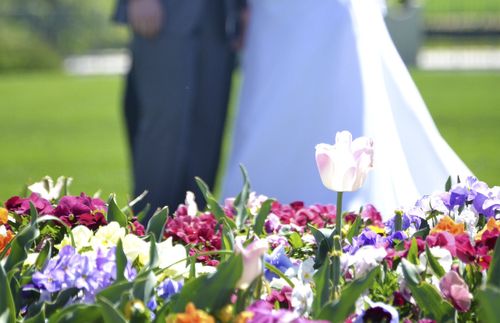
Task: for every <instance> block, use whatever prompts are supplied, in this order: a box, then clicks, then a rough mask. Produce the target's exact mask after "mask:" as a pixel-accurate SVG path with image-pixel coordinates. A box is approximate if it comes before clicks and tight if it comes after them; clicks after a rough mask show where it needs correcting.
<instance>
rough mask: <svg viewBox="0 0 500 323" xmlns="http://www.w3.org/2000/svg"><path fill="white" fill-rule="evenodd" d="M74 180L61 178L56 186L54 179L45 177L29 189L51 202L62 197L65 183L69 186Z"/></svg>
mask: <svg viewBox="0 0 500 323" xmlns="http://www.w3.org/2000/svg"><path fill="white" fill-rule="evenodd" d="M72 180H73V179H72V178H71V177H63V176H60V177H59V178H58V179H57V182H56V184H55V185H54V181H53V180H52V178H51V177H50V176H45V177H44V178H43V179H42V180H41V181H40V182H36V183H34V184H32V185H30V186H28V189H29V190H30V191H32V192H33V193H38V194H40V196H41V197H43V198H44V199H46V200H49V201H50V200H53V199H57V198H58V197H59V196H60V195H61V190H62V189H63V187H64V184H65V182H66V183H67V185H69V184H70V183H71V181H72Z"/></svg>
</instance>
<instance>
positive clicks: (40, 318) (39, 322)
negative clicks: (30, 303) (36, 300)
mask: <svg viewBox="0 0 500 323" xmlns="http://www.w3.org/2000/svg"><path fill="white" fill-rule="evenodd" d="M0 322H2V320H1V319H0ZM23 322H24V323H45V308H44V307H42V308H41V310H40V311H39V312H38V314H37V315H35V316H33V317H30V318H27V319H24V320H23Z"/></svg>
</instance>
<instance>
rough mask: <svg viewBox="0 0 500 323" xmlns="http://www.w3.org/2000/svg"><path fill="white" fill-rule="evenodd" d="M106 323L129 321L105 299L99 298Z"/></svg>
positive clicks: (98, 302)
mask: <svg viewBox="0 0 500 323" xmlns="http://www.w3.org/2000/svg"><path fill="white" fill-rule="evenodd" d="M97 304H99V305H100V307H101V314H102V317H103V318H104V322H105V323H126V322H127V319H126V318H125V316H123V314H122V313H120V312H119V311H118V310H117V309H116V308H115V307H114V306H113V304H112V303H110V302H109V301H108V300H107V299H106V298H104V297H97Z"/></svg>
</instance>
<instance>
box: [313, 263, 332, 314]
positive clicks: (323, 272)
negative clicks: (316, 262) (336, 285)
mask: <svg viewBox="0 0 500 323" xmlns="http://www.w3.org/2000/svg"><path fill="white" fill-rule="evenodd" d="M331 277H332V264H331V262H330V260H329V259H326V261H325V262H324V263H323V265H321V267H320V268H319V269H318V271H317V272H316V273H315V274H314V285H315V286H316V293H315V295H314V301H313V305H312V313H313V316H316V315H318V314H319V313H320V310H321V309H322V308H323V306H325V304H326V303H328V301H329V300H330V296H331V295H332V286H331V281H330V278H331Z"/></svg>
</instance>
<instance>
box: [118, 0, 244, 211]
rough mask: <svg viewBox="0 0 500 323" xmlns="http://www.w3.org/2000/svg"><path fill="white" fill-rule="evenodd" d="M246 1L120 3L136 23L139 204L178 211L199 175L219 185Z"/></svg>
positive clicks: (132, 135)
mask: <svg viewBox="0 0 500 323" xmlns="http://www.w3.org/2000/svg"><path fill="white" fill-rule="evenodd" d="M242 5H243V4H242V3H241V1H240V0H210V1H206V0H189V1H186V0H118V2H117V8H116V12H115V20H117V21H118V22H122V23H127V24H129V25H130V27H131V29H132V31H133V39H132V42H131V45H130V47H131V48H130V50H131V54H132V67H131V70H130V73H129V75H128V76H127V85H126V93H125V99H124V112H125V119H126V125H127V131H128V137H129V142H130V146H131V152H132V165H133V177H134V194H135V195H139V194H141V193H142V192H143V191H145V190H147V191H149V193H148V195H147V196H146V198H145V199H144V200H143V201H142V202H141V203H140V205H138V206H137V208H136V209H137V210H141V209H142V208H143V207H144V206H145V203H150V204H151V207H152V210H155V209H156V208H158V207H162V206H164V205H168V206H169V207H170V208H171V209H175V208H176V207H177V205H178V204H179V203H181V202H183V201H184V197H185V194H186V191H187V190H191V191H195V190H197V188H196V183H195V180H194V177H195V176H199V177H201V178H202V179H203V180H204V181H205V182H206V183H207V184H208V185H209V186H210V187H212V186H213V184H214V180H215V175H216V171H217V167H218V164H219V154H220V145H221V139H222V133H223V129H224V123H225V117H226V110H227V104H228V96H229V90H230V82H231V74H232V70H233V66H234V51H233V46H232V44H233V43H235V42H237V39H238V37H239V28H238V24H239V21H238V20H239V17H240V10H241V8H242Z"/></svg>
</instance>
